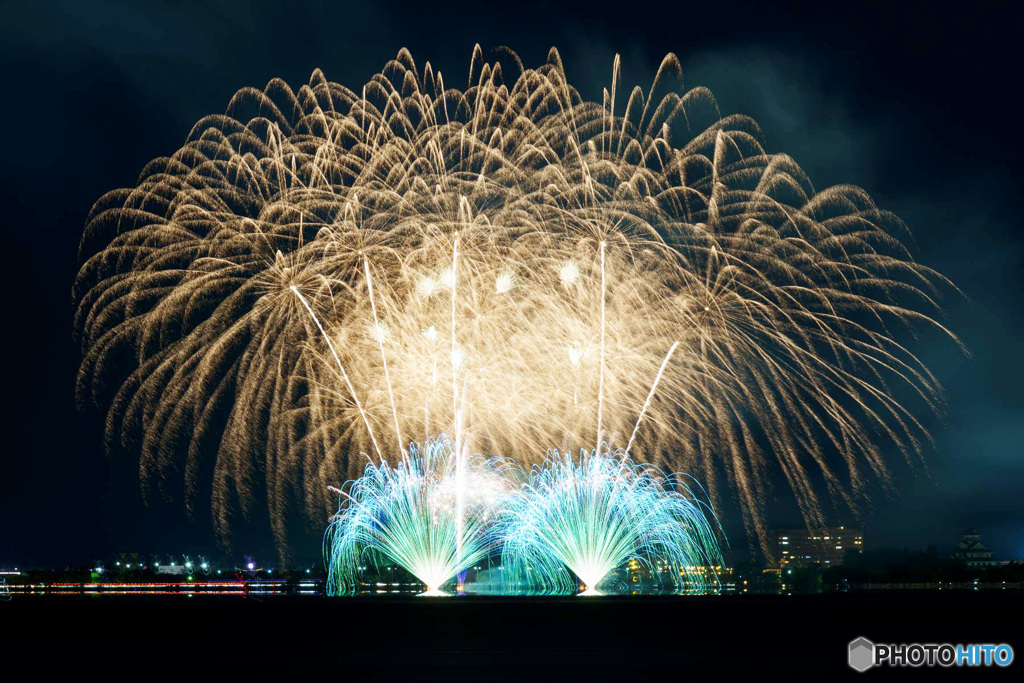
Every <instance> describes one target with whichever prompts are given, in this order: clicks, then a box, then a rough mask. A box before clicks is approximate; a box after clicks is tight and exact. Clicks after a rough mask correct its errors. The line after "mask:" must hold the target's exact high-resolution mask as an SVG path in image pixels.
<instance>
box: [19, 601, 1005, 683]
mask: <svg viewBox="0 0 1024 683" xmlns="http://www.w3.org/2000/svg"><path fill="white" fill-rule="evenodd" d="M1022 608H1024V593H1022V592H1020V591H1005V592H1003V591H998V592H996V591H993V592H978V593H951V592H948V591H947V592H931V591H929V592H921V593H902V594H897V593H861V594H845V595H836V596H831V595H822V596H720V597H674V598H635V597H630V598H548V599H536V598H514V599H510V598H505V599H499V598H494V599H483V598H467V597H462V598H440V599H437V598H433V599H432V598H388V597H380V598H348V599H344V598H343V599H324V598H266V599H263V600H253V599H251V598H238V597H211V596H196V597H194V598H189V597H184V596H168V597H163V598H153V597H108V596H91V597H90V596H53V597H34V596H19V597H15V598H14V599H13V600H11V601H9V602H4V603H0V642H2V648H0V649H2V651H3V652H4V655H3V660H4V662H3V664H4V668H7V667H13V669H10V670H19V669H22V667H20V666H18V664H19V663H21V664H26V665H28V668H27V669H24V670H25V671H30V672H32V673H33V678H34V679H35V680H52V678H51V674H53V673H62V674H72V675H78V676H79V677H84V678H83V680H87V679H90V678H92V677H93V676H91V675H90V674H103V675H105V676H110V677H113V678H115V679H116V678H118V677H120V675H121V674H124V675H127V676H128V680H154V679H153V678H152V676H153V675H157V676H158V677H159V678H164V677H166V676H167V675H171V674H173V675H188V676H190V678H195V679H196V680H255V681H262V680H268V679H269V678H270V677H272V676H273V677H279V676H287V679H284V680H298V679H306V680H310V679H311V678H310V677H313V676H316V677H317V678H318V679H319V680H337V681H348V680H403V681H423V680H429V681H435V680H437V681H444V680H457V681H485V680H502V681H504V680H508V681H514V680H523V681H534V680H566V681H568V680H572V681H593V680H610V679H611V680H618V681H623V682H631V681H649V680H672V681H684V680H688V679H692V678H693V677H694V676H702V677H704V676H715V677H716V679H717V680H727V681H729V680H738V679H737V678H736V677H735V676H736V675H737V674H744V675H747V676H754V677H757V676H762V675H771V674H784V675H785V676H786V679H784V680H829V681H830V680H835V679H840V680H842V679H844V678H847V677H848V678H851V679H860V680H865V681H867V680H879V679H886V680H888V679H895V680H925V679H927V680H932V679H935V678H940V679H946V680H962V681H974V680H978V679H979V678H985V679H999V680H1006V681H1009V680H1020V678H1019V676H1020V673H1021V671H1022V667H1024V621H1022V614H1024V612H1022ZM859 636H864V637H866V638H868V639H869V640H872V641H874V642H892V643H909V642H919V643H928V642H933V643H947V642H949V643H1008V644H1010V645H1011V646H1013V647H1014V649H1015V651H1016V652H1017V653H1018V654H1017V661H1015V662H1014V663H1013V664H1012V665H1011V666H1009V667H1007V668H998V667H992V668H990V669H984V668H957V667H953V668H951V669H948V670H944V669H929V668H926V667H922V668H920V669H879V668H874V669H870V670H868V671H867V672H865V673H863V674H858V673H856V672H854V671H853V670H852V669H849V668H848V667H847V663H846V658H847V654H846V649H847V644H848V643H849V641H851V640H853V639H855V638H857V637H859ZM721 676H724V677H725V678H720V677H721ZM196 677H197V678H196ZM240 677H241V678H240ZM772 678H773V679H775V680H780V679H779V678H778V676H777V675H776V676H772ZM749 680H757V679H756V678H751V679H749Z"/></svg>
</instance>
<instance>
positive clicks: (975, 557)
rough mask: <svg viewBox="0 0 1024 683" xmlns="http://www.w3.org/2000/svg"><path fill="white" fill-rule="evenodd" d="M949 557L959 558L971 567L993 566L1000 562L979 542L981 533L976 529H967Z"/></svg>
mask: <svg viewBox="0 0 1024 683" xmlns="http://www.w3.org/2000/svg"><path fill="white" fill-rule="evenodd" d="M950 558H951V559H954V560H959V561H961V562H963V563H964V564H966V565H967V566H968V567H971V568H972V569H976V568H980V567H995V566H997V565H998V564H1000V562H999V561H998V560H996V559H995V558H993V556H992V551H991V550H989V549H988V548H986V547H985V546H984V545H982V543H981V534H979V533H978V530H977V529H968V530H967V533H965V534H964V535H963V537H962V538H961V539H960V542H959V543H957V544H956V548H954V549H953V553H952V554H951V555H950Z"/></svg>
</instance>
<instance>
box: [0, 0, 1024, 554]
mask: <svg viewBox="0 0 1024 683" xmlns="http://www.w3.org/2000/svg"><path fill="white" fill-rule="evenodd" d="M92 4H93V3H90V2H85V1H84V0H77V1H66V0H53V1H51V2H47V3H31V4H24V5H22V4H21V3H15V4H14V6H11V5H10V4H8V5H7V6H5V9H4V12H3V17H2V18H0V22H2V24H0V26H2V28H0V69H2V78H3V96H2V99H3V101H4V104H3V106H2V107H0V116H2V117H3V125H2V128H0V130H2V131H3V138H4V141H3V147H4V150H3V157H2V159H3V161H2V167H0V173H2V182H0V192H2V193H3V195H2V201H3V204H2V206H3V217H2V224H3V225H2V229H3V231H4V242H3V244H5V245H6V247H5V253H6V256H5V259H4V267H3V268H2V269H0V277H2V278H3V291H4V292H6V293H7V296H6V298H5V299H4V303H3V318H2V320H3V321H4V325H3V331H2V333H0V344H2V346H3V355H2V356H0V357H2V358H3V360H4V365H3V367H4V376H5V378H6V380H5V386H4V391H3V393H2V396H3V399H2V400H3V401H4V403H5V405H4V409H3V411H2V413H0V414H2V415H3V416H4V424H3V440H2V442H0V443H2V446H0V452H2V455H0V458H2V460H0V520H2V521H0V566H3V565H7V564H19V563H20V564H27V563H42V564H49V563H56V564H64V563H67V562H71V563H77V562H80V561H82V562H87V561H90V560H92V559H95V558H97V557H101V556H103V555H105V554H107V553H110V552H115V551H120V550H126V551H132V550H139V551H142V552H146V551H159V552H185V551H191V552H195V553H199V552H204V551H205V552H208V553H210V554H213V555H218V554H219V553H218V552H217V551H216V550H215V549H214V547H213V541H212V534H211V533H210V531H209V527H208V524H207V523H205V522H203V521H198V522H190V521H188V520H186V519H185V515H184V511H183V507H182V506H181V505H180V504H179V503H167V504H158V505H155V506H153V507H150V508H147V507H145V506H143V505H142V503H141V501H140V499H139V493H138V487H137V483H136V479H135V471H134V469H133V468H134V463H133V462H130V461H129V460H115V461H111V460H109V459H108V458H106V457H105V456H104V454H103V452H102V444H101V436H100V432H101V426H102V415H101V414H100V413H98V412H96V411H92V412H79V411H77V410H76V409H75V406H74V398H73V384H74V377H75V372H76V368H77V364H78V359H79V356H78V350H77V348H76V346H75V345H74V343H73V340H72V338H71V316H72V302H71V284H72V281H73V279H74V275H75V272H76V269H77V246H78V239H79V236H80V234H81V231H82V227H83V223H84V217H85V215H86V212H87V211H88V210H89V208H90V206H91V205H92V203H93V202H94V201H95V200H96V199H97V198H98V197H99V196H100V195H101V194H102V193H103V192H105V191H107V190H110V189H114V188H117V187H123V186H127V185H131V184H133V183H134V181H135V179H136V176H137V174H138V172H139V171H140V170H141V169H142V167H143V165H144V164H145V163H146V162H147V161H148V160H149V159H151V158H153V157H156V156H161V155H167V154H170V153H172V152H173V151H174V150H176V149H177V148H178V147H179V146H180V145H181V143H182V142H184V140H185V136H186V135H187V133H188V131H189V129H190V128H191V126H192V124H193V123H194V122H195V121H196V120H198V119H199V118H200V117H202V116H203V115H206V114H209V113H217V112H222V111H223V110H224V108H225V106H226V104H227V102H228V99H229V98H230V97H231V95H232V94H233V93H234V92H235V91H236V90H237V89H239V88H241V87H243V86H257V87H262V86H263V85H264V84H265V83H266V82H267V81H268V80H269V79H271V78H273V77H282V78H284V79H285V80H287V81H288V82H289V83H290V84H292V85H293V86H296V87H297V86H298V85H300V84H302V83H303V82H305V81H306V80H307V79H308V77H309V74H310V72H311V71H312V70H313V69H314V68H315V67H320V68H322V69H323V70H324V72H325V73H326V75H327V77H328V78H329V79H330V80H333V81H337V82H340V83H344V84H346V85H348V86H350V87H352V88H353V89H357V88H358V86H360V85H361V84H362V83H364V82H365V81H366V80H367V79H368V78H369V77H370V76H371V75H372V74H373V73H374V72H376V71H377V70H379V68H380V67H381V66H382V65H383V64H384V62H385V61H386V60H388V59H390V58H391V57H393V56H394V55H395V53H396V52H397V51H398V50H399V49H400V48H401V47H403V46H406V47H408V48H410V49H411V51H412V53H413V56H414V57H415V58H416V60H417V62H418V64H420V65H422V64H423V63H424V62H425V61H427V60H429V61H431V63H432V64H434V65H435V66H436V67H440V69H441V70H442V72H443V73H444V74H445V75H446V76H447V78H448V79H450V80H449V82H456V83H457V82H461V81H462V80H463V79H464V78H465V74H466V73H467V72H468V64H469V57H470V54H471V50H472V47H473V44H474V43H477V42H479V43H480V44H481V45H482V46H483V47H484V49H485V51H487V50H490V49H492V48H494V47H497V46H500V45H507V46H509V47H512V48H513V49H514V50H516V51H517V52H518V53H519V54H520V56H521V57H522V58H523V61H524V62H525V63H526V64H527V65H536V64H539V63H541V62H542V61H543V59H544V57H545V54H546V52H547V49H548V47H549V46H551V45H555V46H558V47H559V49H560V50H561V52H562V56H563V59H564V61H565V66H566V70H567V72H568V74H569V77H570V80H572V81H573V82H574V83H575V84H576V86H577V87H578V88H580V89H581V91H582V92H583V94H584V96H590V97H596V96H598V95H599V93H600V88H601V87H602V86H604V85H606V84H608V83H609V81H610V74H611V63H612V56H613V55H614V53H615V52H619V53H621V55H622V57H623V64H624V73H625V77H626V81H627V83H629V84H630V85H632V84H633V83H639V84H641V85H642V86H646V85H647V84H649V83H650V80H651V78H652V77H653V74H654V70H655V68H656V67H657V65H658V63H659V61H660V59H661V57H662V56H663V55H664V54H665V53H666V52H670V51H671V52H675V53H676V54H678V55H679V56H680V58H681V59H682V61H683V65H684V69H685V75H686V80H687V84H688V86H694V85H705V86H708V87H710V88H711V89H712V91H713V92H714V93H715V95H716V97H717V99H718V101H719V105H720V107H721V109H722V111H723V113H733V112H740V113H744V114H749V115H751V116H753V117H754V118H755V119H756V120H757V121H758V122H759V123H760V125H761V127H762V129H763V130H764V133H765V137H766V139H767V142H768V146H769V150H770V151H784V152H786V153H788V154H790V155H791V156H793V157H794V158H795V159H796V160H797V162H799V163H800V164H801V165H802V166H803V168H804V169H805V170H806V171H807V172H808V174H809V175H810V177H811V179H812V180H813V181H814V183H815V185H816V187H818V188H823V187H826V186H828V185H830V184H835V183H852V184H856V185H860V186H862V187H864V188H866V189H867V190H868V192H869V193H870V194H871V195H872V196H873V197H874V198H875V200H876V201H877V203H878V204H879V205H880V206H881V207H883V208H887V209H891V210H893V211H895V212H896V213H897V214H898V215H900V216H901V217H902V218H903V219H904V220H905V221H906V222H907V223H908V224H909V225H910V227H911V229H912V230H913V232H914V234H915V237H916V239H917V247H918V251H917V257H918V259H919V260H920V261H922V262H923V263H925V264H927V265H929V266H932V267H934V268H936V269H938V270H939V271H941V272H942V273H944V274H945V275H947V276H948V277H950V278H951V279H952V280H953V281H954V282H955V283H956V284H957V285H958V286H959V287H960V288H961V289H962V290H963V292H964V293H965V294H966V297H967V299H966V300H965V301H963V302H962V303H959V304H955V305H953V306H952V307H951V310H950V317H949V320H948V322H949V324H950V326H951V327H952V328H953V329H954V330H955V331H956V332H957V333H959V334H960V335H961V336H962V338H963V340H964V342H965V343H966V344H967V345H968V347H969V348H970V350H971V353H972V354H973V355H972V357H971V358H967V357H964V356H963V355H961V354H960V353H959V352H958V351H957V350H956V349H955V348H954V347H953V346H952V345H950V344H948V343H942V342H941V341H936V340H927V339H926V340H923V343H922V347H921V348H920V349H919V351H920V354H921V355H922V357H924V358H925V359H926V360H927V361H928V362H929V363H930V365H931V367H932V368H933V370H934V371H935V372H936V373H937V375H938V376H939V378H940V379H941V380H942V382H943V383H944V385H945V386H946V388H947V390H948V394H949V402H950V409H949V413H948V415H947V416H946V418H945V419H944V420H942V421H939V420H932V421H929V424H930V425H931V426H932V429H933V432H934V435H935V438H936V441H937V446H938V447H937V449H936V451H935V452H933V453H931V454H929V460H930V467H931V469H930V476H927V475H922V474H918V475H914V474H913V473H911V472H910V471H909V470H907V469H906V468H899V467H897V469H896V473H897V475H899V477H900V481H899V491H900V496H899V498H898V499H896V500H891V499H887V498H886V497H885V496H882V495H879V496H876V497H875V499H874V503H875V509H874V512H873V513H871V514H870V515H869V516H868V517H867V519H866V520H865V521H866V526H867V530H868V542H869V543H870V544H871V545H875V546H879V545H893V546H910V547H921V546H924V545H926V544H930V543H933V544H936V545H938V546H939V548H940V550H946V549H948V548H949V547H950V546H951V545H952V544H953V543H954V542H955V541H956V540H957V536H958V534H960V533H962V531H963V529H964V528H965V527H967V526H977V527H979V528H980V529H981V530H982V532H983V534H984V538H985V540H986V541H987V542H988V543H989V545H990V546H991V547H993V548H994V549H995V550H996V552H997V553H998V554H999V555H1000V556H1001V557H1003V558H1010V557H1013V558H1021V557H1024V503H1022V499H1021V495H1020V490H1021V488H1022V485H1024V457H1022V453H1021V449H1022V443H1024V394H1022V392H1021V387H1022V386H1024V363H1022V361H1021V354H1020V353H1019V346H1020V340H1021V339H1022V338H1024V312H1022V306H1021V303H1022V293H1024V243H1022V236H1021V230H1020V227H1021V226H1020V211H1019V209H1017V208H1015V207H1016V206H1017V204H1018V203H1020V202H1021V200H1020V196H1019V188H1020V184H1021V177H1020V171H1019V168H1020V160H1021V159H1022V158H1024V156H1022V151H1024V150H1022V145H1021V140H1020V136H1019V135H1018V133H1017V130H1016V129H1017V128H1018V127H1019V125H1020V124H1019V123H1018V118H1019V109H1018V107H1017V106H1016V100H1017V97H1018V94H1019V88H1020V85H1019V74H1020V68H1019V66H1020V59H1019V57H1018V55H1019V52H1020V48H1021V37H1022V36H1021V32H1020V26H1021V22H1020V18H1019V17H1013V16H1007V15H1006V14H1005V12H1004V11H1002V10H996V9H985V8H983V7H979V6H977V5H971V4H967V3H965V4H962V5H961V6H960V7H959V8H958V13H957V14H947V13H944V12H940V11H938V8H939V5H936V4H933V3H930V4H922V5H921V6H920V7H909V6H906V7H900V8H894V7H888V5H889V3H884V4H879V5H878V6H862V7H857V6H855V5H853V4H851V3H834V5H833V6H825V5H822V6H818V7H813V8H808V7H803V8H795V7H793V8H791V7H785V6H784V4H779V3H771V7H770V8H765V7H761V8H760V9H755V8H744V7H742V6H738V5H732V4H730V3H725V2H704V3H687V2H680V1H676V2H671V3H666V5H665V6H664V7H660V8H659V7H655V6H647V5H646V4H644V3H638V2H625V3H619V4H618V5H617V6H616V7H615V8H611V7H609V8H604V7H602V6H600V5H598V4H596V3H585V4H581V5H580V6H579V7H575V8H570V7H567V6H563V7H561V8H551V7H546V6H545V5H543V4H539V3H538V4H536V5H529V4H519V3H507V4H504V3H503V4H496V3H490V2H481V3H479V4H477V5H467V6H461V5H459V4H457V3H451V2H448V3H441V4H431V5H429V6H428V5H426V4H423V5H414V6H411V7H408V8H399V7H396V6H393V5H392V4H391V3H389V2H385V1H383V0H381V1H377V2H371V3H366V5H365V6H362V7H345V4H346V3H342V2H333V3H328V4H327V5H325V6H323V7H313V6H301V7H300V4H301V3H299V2H273V3H267V2H260V3H253V4H250V5H248V6H245V7H241V6H239V7H236V6H234V5H233V4H232V3H228V2H223V1H218V0H210V1H208V2H204V3H199V4H197V5H196V6H195V7H194V8H192V9H186V8H183V6H181V5H180V4H176V5H175V6H174V7H173V8H172V7H171V6H170V5H168V6H166V7H161V5H162V3H145V6H142V5H136V4H134V3H127V2H111V3H103V4H102V6H99V4H98V3H97V6H90V5H92ZM894 4H895V3H894ZM780 495H781V492H780ZM792 521H793V520H789V519H777V520H775V522H776V523H779V524H785V523H789V522H792ZM737 540H739V539H734V544H736V545H740V546H742V545H744V544H743V543H742V542H740V543H738V544H737V543H736V541H737ZM239 541H240V542H239V549H240V550H241V551H245V550H249V551H250V552H268V551H266V550H265V545H262V544H261V543H259V542H257V540H256V537H255V536H254V537H253V538H252V539H249V538H247V537H245V536H243V537H242V538H240V539H239ZM247 543H248V544H249V545H251V546H252V549H251V550H250V549H249V547H248V546H246V544H247ZM317 551H318V548H317V547H311V548H309V549H305V551H299V554H300V555H309V556H315V554H316V552H317Z"/></svg>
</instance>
